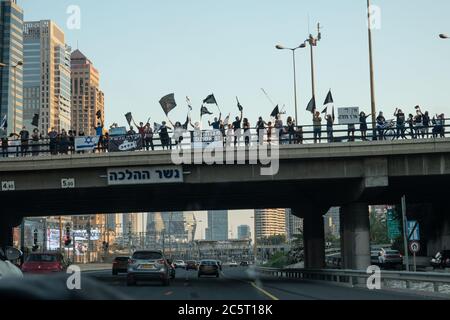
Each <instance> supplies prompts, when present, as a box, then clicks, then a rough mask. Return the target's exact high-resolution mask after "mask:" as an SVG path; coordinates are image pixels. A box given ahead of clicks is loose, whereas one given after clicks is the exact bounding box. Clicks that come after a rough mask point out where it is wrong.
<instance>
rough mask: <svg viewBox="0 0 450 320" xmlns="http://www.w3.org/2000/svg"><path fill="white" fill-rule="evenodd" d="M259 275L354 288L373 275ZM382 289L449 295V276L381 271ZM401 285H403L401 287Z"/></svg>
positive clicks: (282, 271)
mask: <svg viewBox="0 0 450 320" xmlns="http://www.w3.org/2000/svg"><path fill="white" fill-rule="evenodd" d="M256 271H257V272H258V273H259V274H261V275H269V276H273V277H277V278H290V279H304V280H313V281H328V282H334V283H339V284H344V285H349V286H351V287H354V286H356V285H358V284H361V283H362V280H363V281H364V282H363V283H364V284H366V282H367V280H368V278H369V277H370V276H372V275H373V274H368V273H367V271H358V270H331V269H329V270H328V269H327V270H310V269H276V268H261V267H260V268H256ZM381 282H382V288H385V289H389V288H391V289H392V288H394V289H408V290H414V291H428V292H435V293H445V294H450V274H442V273H434V272H430V273H427V272H403V271H398V272H397V271H381ZM402 284H403V285H402Z"/></svg>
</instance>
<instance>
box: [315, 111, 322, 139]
mask: <svg viewBox="0 0 450 320" xmlns="http://www.w3.org/2000/svg"><path fill="white" fill-rule="evenodd" d="M313 128H314V143H321V142H322V117H321V116H320V112H319V111H316V113H315V114H314V116H313Z"/></svg>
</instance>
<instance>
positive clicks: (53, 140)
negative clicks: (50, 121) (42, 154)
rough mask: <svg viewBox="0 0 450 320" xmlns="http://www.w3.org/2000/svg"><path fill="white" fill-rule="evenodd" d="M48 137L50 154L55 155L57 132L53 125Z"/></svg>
mask: <svg viewBox="0 0 450 320" xmlns="http://www.w3.org/2000/svg"><path fill="white" fill-rule="evenodd" d="M48 138H49V139H50V154H52V155H55V154H56V153H57V143H58V141H57V140H58V132H57V131H56V129H55V128H54V127H53V128H52V129H51V131H50V132H49V133H48Z"/></svg>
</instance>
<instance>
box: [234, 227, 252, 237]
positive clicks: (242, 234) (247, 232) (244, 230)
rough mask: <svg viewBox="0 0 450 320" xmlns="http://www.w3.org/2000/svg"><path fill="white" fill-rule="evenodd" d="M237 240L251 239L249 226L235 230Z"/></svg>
mask: <svg viewBox="0 0 450 320" xmlns="http://www.w3.org/2000/svg"><path fill="white" fill-rule="evenodd" d="M237 233H238V240H249V239H251V237H252V234H251V232H250V226H247V225H241V226H238V228H237Z"/></svg>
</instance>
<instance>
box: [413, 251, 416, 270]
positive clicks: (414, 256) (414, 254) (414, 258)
mask: <svg viewBox="0 0 450 320" xmlns="http://www.w3.org/2000/svg"><path fill="white" fill-rule="evenodd" d="M413 260H414V272H417V264H416V253H415V252H414V253H413Z"/></svg>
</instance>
